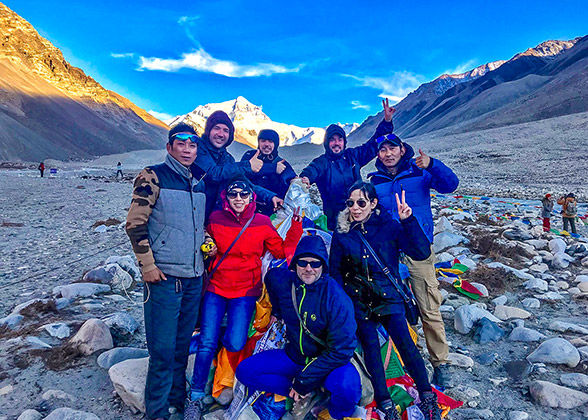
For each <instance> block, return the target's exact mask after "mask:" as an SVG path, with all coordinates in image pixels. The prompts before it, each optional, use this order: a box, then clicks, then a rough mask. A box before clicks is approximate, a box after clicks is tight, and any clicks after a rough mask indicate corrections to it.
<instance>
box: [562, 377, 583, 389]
mask: <svg viewBox="0 0 588 420" xmlns="http://www.w3.org/2000/svg"><path fill="white" fill-rule="evenodd" d="M559 380H560V381H561V383H562V384H563V385H565V386H571V387H572V388H580V389H582V388H583V389H588V375H584V374H583V373H564V374H563V375H561V376H560V378H559Z"/></svg>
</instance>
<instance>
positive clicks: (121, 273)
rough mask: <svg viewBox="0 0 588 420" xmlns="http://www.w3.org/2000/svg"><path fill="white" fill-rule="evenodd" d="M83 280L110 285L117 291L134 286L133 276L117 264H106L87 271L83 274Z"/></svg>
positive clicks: (121, 291) (120, 291)
mask: <svg viewBox="0 0 588 420" xmlns="http://www.w3.org/2000/svg"><path fill="white" fill-rule="evenodd" d="M84 281H86V282H99V283H102V284H105V285H110V287H111V288H112V290H113V291H114V292H117V293H123V292H124V291H125V290H130V289H132V288H133V287H134V286H135V281H134V280H133V277H132V276H131V275H130V274H129V273H127V272H126V271H125V270H123V269H122V268H121V266H120V265H118V264H108V265H104V266H100V267H97V268H95V269H93V270H91V271H88V272H87V273H86V274H85V275H84Z"/></svg>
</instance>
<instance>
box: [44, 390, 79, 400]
mask: <svg viewBox="0 0 588 420" xmlns="http://www.w3.org/2000/svg"><path fill="white" fill-rule="evenodd" d="M41 398H42V399H44V400H46V401H47V400H50V399H53V398H56V399H58V400H69V401H72V402H74V401H76V398H75V397H74V396H73V395H70V394H68V393H67V392H65V391H61V390H59V389H50V390H48V391H45V392H44V393H43V395H41Z"/></svg>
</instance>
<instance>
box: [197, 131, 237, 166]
mask: <svg viewBox="0 0 588 420" xmlns="http://www.w3.org/2000/svg"><path fill="white" fill-rule="evenodd" d="M229 144H230V142H227V144H225V145H224V146H223V147H221V148H220V149H219V148H217V147H214V146H213V145H212V143H210V139H209V138H208V136H204V135H203V136H202V138H201V139H200V141H198V151H199V152H200V150H201V149H204V150H206V152H207V153H208V154H209V155H210V156H212V158H213V159H214V161H215V162H216V163H219V162H221V161H222V158H223V157H224V156H225V155H226V154H229V152H228V151H227V147H228V146H229Z"/></svg>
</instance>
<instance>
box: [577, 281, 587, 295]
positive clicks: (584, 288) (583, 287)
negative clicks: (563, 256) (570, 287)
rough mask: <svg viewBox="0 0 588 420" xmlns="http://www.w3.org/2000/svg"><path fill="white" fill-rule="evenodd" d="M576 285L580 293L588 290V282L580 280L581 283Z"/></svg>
mask: <svg viewBox="0 0 588 420" xmlns="http://www.w3.org/2000/svg"><path fill="white" fill-rule="evenodd" d="M576 287H577V288H578V289H580V291H581V292H582V293H586V292H588V282H584V281H583V282H581V283H578V284H577V285H576Z"/></svg>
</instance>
